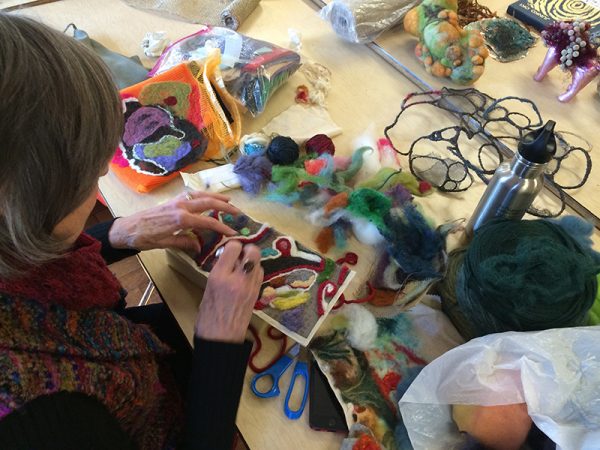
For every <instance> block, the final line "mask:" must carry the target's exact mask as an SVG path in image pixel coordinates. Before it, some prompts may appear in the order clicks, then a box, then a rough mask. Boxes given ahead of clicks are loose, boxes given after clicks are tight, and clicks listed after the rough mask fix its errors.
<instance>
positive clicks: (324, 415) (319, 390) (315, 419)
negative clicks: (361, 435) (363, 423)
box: [308, 358, 348, 433]
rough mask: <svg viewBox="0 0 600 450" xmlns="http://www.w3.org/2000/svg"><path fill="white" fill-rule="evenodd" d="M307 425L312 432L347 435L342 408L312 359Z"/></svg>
mask: <svg viewBox="0 0 600 450" xmlns="http://www.w3.org/2000/svg"><path fill="white" fill-rule="evenodd" d="M309 396H310V403H309V405H308V424H309V425H310V427H311V428H312V429H314V430H319V431H334V432H338V433H347V432H348V427H347V426H346V419H345V417H344V412H343V410H342V406H341V405H340V404H339V402H338V401H337V398H336V397H335V394H334V393H333V390H332V389H331V387H330V386H329V382H328V381H327V378H326V377H325V375H323V373H322V372H321V370H320V369H319V366H318V364H317V363H316V361H315V360H314V359H312V358H311V362H310V387H309Z"/></svg>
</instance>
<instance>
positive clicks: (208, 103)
mask: <svg viewBox="0 0 600 450" xmlns="http://www.w3.org/2000/svg"><path fill="white" fill-rule="evenodd" d="M219 61H220V55H219V54H218V52H216V53H214V54H213V55H212V56H211V57H210V58H209V59H207V60H206V61H205V62H204V64H203V65H202V66H200V65H198V64H196V63H189V64H181V65H179V66H176V67H174V68H173V69H171V70H169V71H167V72H164V73H162V74H160V75H157V76H155V77H154V78H150V79H148V80H146V81H143V82H141V83H138V84H136V85H134V86H131V87H129V88H126V89H123V90H122V91H121V98H122V102H123V110H124V116H125V125H124V130H123V136H122V138H121V141H120V143H119V148H118V149H117V151H116V153H115V156H114V158H113V160H112V164H111V166H112V170H113V171H114V172H115V173H116V174H117V175H118V176H119V177H120V178H121V179H122V180H123V181H125V182H126V183H127V184H128V185H129V186H130V187H132V188H133V189H135V190H137V191H138V192H148V191H150V190H152V189H154V188H156V187H157V186H160V185H161V184H163V183H165V182H167V181H169V180H171V179H172V178H174V177H176V176H177V172H178V171H179V170H182V169H184V168H185V167H187V166H189V165H190V164H192V163H194V162H196V161H197V160H198V159H200V158H201V157H203V156H205V157H208V158H211V157H214V156H216V155H218V154H220V151H221V146H223V147H225V148H229V147H233V145H234V144H235V142H237V140H238V139H239V134H240V133H239V130H240V123H239V122H240V117H239V113H238V110H237V107H236V105H235V102H234V101H233V99H231V97H230V96H229V94H227V92H226V91H225V90H224V89H222V88H219V86H218V84H217V83H214V82H213V81H212V80H214V79H215V76H216V73H217V71H218V65H219ZM220 101H221V103H220ZM222 105H223V106H222Z"/></svg>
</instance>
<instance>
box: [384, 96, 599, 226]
mask: <svg viewBox="0 0 600 450" xmlns="http://www.w3.org/2000/svg"><path fill="white" fill-rule="evenodd" d="M424 105H430V106H433V107H435V108H439V109H441V110H444V111H447V112H450V113H451V114H453V115H455V116H457V117H458V118H459V119H460V122H459V125H454V126H448V127H445V128H442V129H439V130H435V131H433V132H431V133H429V134H425V135H423V136H421V137H419V138H417V139H416V140H415V141H413V143H412V144H411V145H410V147H409V148H408V150H406V151H402V150H399V149H398V147H396V146H395V145H394V144H393V142H394V141H393V138H392V137H391V132H392V131H393V130H394V128H395V127H396V125H398V124H399V123H401V117H402V115H403V114H404V113H405V112H406V111H407V110H408V109H411V108H413V107H419V106H424ZM543 124H544V121H543V119H542V116H541V114H540V112H539V109H538V107H537V106H536V104H535V103H534V102H533V101H531V100H529V99H527V98H521V97H502V98H494V97H492V96H490V95H488V94H485V93H483V92H481V91H479V90H477V89H475V88H468V89H450V88H445V87H444V88H442V89H441V90H439V91H427V92H414V93H411V94H409V95H407V96H406V97H405V98H404V100H403V101H402V105H401V107H400V112H399V113H398V114H397V115H396V117H395V118H394V120H393V121H392V123H391V124H390V125H388V126H387V127H385V129H384V134H385V137H386V138H387V139H388V140H389V141H390V143H391V145H392V146H393V148H394V150H395V151H396V152H397V153H398V154H400V155H404V156H407V157H408V161H409V168H410V171H411V172H412V174H414V175H415V176H416V177H418V178H419V179H421V180H426V181H427V182H429V183H430V184H431V185H433V186H435V187H437V188H438V189H439V190H441V191H444V192H462V191H466V190H467V189H468V188H469V187H470V186H471V185H472V184H473V182H474V180H475V176H477V177H479V178H480V179H481V180H482V181H483V182H485V183H486V184H487V183H488V181H489V178H488V176H490V175H493V173H494V172H495V170H496V168H497V167H498V165H500V164H501V163H503V162H505V161H507V160H508V159H510V158H512V155H511V156H510V157H508V156H507V155H505V154H504V152H503V150H502V148H501V147H502V146H512V147H513V148H514V147H516V144H517V143H518V142H519V141H520V140H521V139H522V137H523V136H524V135H525V134H527V133H528V132H530V131H533V130H535V129H537V128H540V127H541V126H542V125H543ZM555 135H556V143H557V150H556V154H555V155H554V157H553V159H552V160H551V161H550V162H549V163H548V166H547V168H546V172H545V184H546V186H549V187H551V188H556V189H555V190H556V191H557V193H558V196H559V203H560V204H559V206H558V208H557V210H556V211H550V210H548V209H538V208H535V207H530V208H529V210H528V211H527V212H528V213H530V214H532V215H535V216H539V217H557V216H559V215H560V214H562V212H563V211H564V210H565V193H564V191H565V190H571V189H578V188H580V187H581V186H583V185H584V184H585V183H586V182H587V180H588V178H589V176H590V173H591V170H592V159H591V157H590V154H589V153H590V151H591V149H592V145H591V144H590V143H589V142H587V141H585V140H584V139H583V138H581V137H580V136H578V135H576V134H574V133H571V132H568V131H555ZM465 139H466V140H468V142H469V144H472V145H473V146H474V147H475V148H476V150H475V151H474V152H472V153H471V154H469V152H468V150H469V148H466V147H467V146H464V144H463V142H464V140H465ZM460 141H463V142H460ZM438 143H439V145H436V144H438ZM432 149H433V150H432ZM569 157H571V158H570V159H569ZM574 157H578V159H576V158H574ZM570 161H571V162H570ZM561 169H563V170H561ZM563 174H568V175H569V179H568V180H566V181H565V179H564V178H562V175H563Z"/></svg>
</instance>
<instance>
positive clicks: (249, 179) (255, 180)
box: [233, 155, 273, 195]
mask: <svg viewBox="0 0 600 450" xmlns="http://www.w3.org/2000/svg"><path fill="white" fill-rule="evenodd" d="M272 168H273V164H272V163H271V161H269V159H268V158H266V157H265V156H262V155H242V156H240V158H239V159H238V160H237V161H236V163H235V167H234V168H233V172H234V173H235V174H236V175H237V176H238V177H239V179H240V184H241V185H242V189H243V190H244V191H246V192H248V193H250V194H254V195H256V194H258V193H259V192H260V191H261V190H262V188H263V186H264V185H265V183H266V182H267V181H269V180H270V179H271V169H272Z"/></svg>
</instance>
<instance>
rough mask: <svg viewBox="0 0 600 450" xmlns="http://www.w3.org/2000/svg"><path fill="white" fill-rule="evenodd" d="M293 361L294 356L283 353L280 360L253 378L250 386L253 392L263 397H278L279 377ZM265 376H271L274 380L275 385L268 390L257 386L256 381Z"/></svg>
mask: <svg viewBox="0 0 600 450" xmlns="http://www.w3.org/2000/svg"><path fill="white" fill-rule="evenodd" d="M291 363H292V358H290V357H289V356H287V355H283V356H282V357H281V358H279V360H278V361H277V362H276V363H275V364H273V366H272V367H271V368H269V369H267V370H265V371H264V372H261V373H257V374H256V375H254V377H253V378H252V383H251V384H250V387H251V388H252V392H254V395H256V396H257V397H261V398H269V397H277V396H278V395H279V378H281V375H283V372H285V371H286V369H287V368H288V367H290V364H291ZM263 377H271V379H272V380H273V386H271V389H269V390H268V391H266V392H261V391H259V390H258V388H257V387H256V383H257V382H258V380H260V379H261V378H263Z"/></svg>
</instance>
